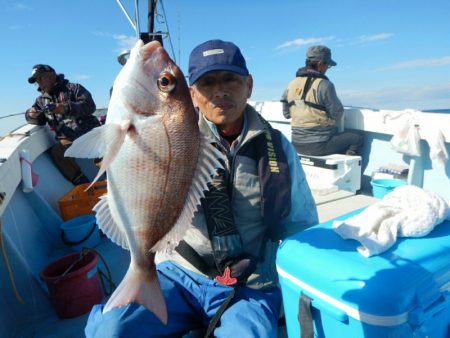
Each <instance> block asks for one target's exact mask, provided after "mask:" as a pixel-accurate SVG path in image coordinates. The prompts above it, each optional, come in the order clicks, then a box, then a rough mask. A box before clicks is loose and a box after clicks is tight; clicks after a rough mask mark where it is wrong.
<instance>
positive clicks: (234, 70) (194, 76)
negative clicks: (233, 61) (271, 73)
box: [189, 65, 248, 86]
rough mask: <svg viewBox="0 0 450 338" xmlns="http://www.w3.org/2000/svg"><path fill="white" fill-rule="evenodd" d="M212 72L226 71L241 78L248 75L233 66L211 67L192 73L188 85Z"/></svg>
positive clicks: (246, 72)
mask: <svg viewBox="0 0 450 338" xmlns="http://www.w3.org/2000/svg"><path fill="white" fill-rule="evenodd" d="M214 71H226V72H231V73H236V74H239V75H242V76H247V75H248V70H247V69H244V68H241V67H237V66H233V65H211V66H208V67H205V68H203V69H201V70H200V71H197V72H196V73H193V74H191V75H190V76H189V85H190V86H192V85H193V84H194V83H195V82H196V81H197V80H198V79H199V78H201V77H202V76H203V75H205V74H206V73H210V72H214Z"/></svg>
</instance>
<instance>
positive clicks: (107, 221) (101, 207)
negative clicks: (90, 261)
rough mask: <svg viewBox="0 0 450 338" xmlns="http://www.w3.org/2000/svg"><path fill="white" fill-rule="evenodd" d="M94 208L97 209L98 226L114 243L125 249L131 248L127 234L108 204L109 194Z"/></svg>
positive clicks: (101, 198) (102, 197)
mask: <svg viewBox="0 0 450 338" xmlns="http://www.w3.org/2000/svg"><path fill="white" fill-rule="evenodd" d="M92 210H94V211H95V218H96V220H97V225H98V228H99V229H100V230H101V231H103V233H104V234H105V235H106V236H107V237H108V238H109V239H110V240H111V241H112V242H113V243H116V244H117V245H120V246H121V247H122V248H124V249H125V250H129V247H128V241H127V237H126V235H125V234H124V233H123V231H122V230H121V229H120V228H119V227H118V226H117V224H116V222H114V219H113V218H112V215H111V211H110V209H109V204H108V195H104V196H101V197H100V201H99V202H98V203H97V204H96V205H95V206H94V207H93V208H92Z"/></svg>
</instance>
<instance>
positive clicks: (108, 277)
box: [81, 248, 116, 296]
mask: <svg viewBox="0 0 450 338" xmlns="http://www.w3.org/2000/svg"><path fill="white" fill-rule="evenodd" d="M89 251H92V252H94V253H96V254H97V255H98V257H99V258H100V259H101V261H102V263H103V266H104V267H105V269H106V274H105V273H104V272H103V271H102V270H101V269H98V272H99V274H100V280H101V282H102V287H103V291H105V294H106V295H107V296H109V295H110V294H112V293H113V291H114V289H115V288H116V284H114V282H113V280H112V275H111V270H110V269H109V267H108V264H106V260H105V259H104V258H103V256H102V255H101V254H100V252H98V251H97V250H95V249H93V248H83V250H81V252H82V253H83V252H85V255H86V254H87V253H88V252H89ZM105 279H106V282H108V284H109V290H108V291H107V290H106V287H105Z"/></svg>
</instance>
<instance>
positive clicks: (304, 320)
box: [297, 292, 314, 338]
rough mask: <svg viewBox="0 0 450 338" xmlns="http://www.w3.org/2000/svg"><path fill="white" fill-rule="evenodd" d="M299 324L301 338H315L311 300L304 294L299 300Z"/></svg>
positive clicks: (301, 294)
mask: <svg viewBox="0 0 450 338" xmlns="http://www.w3.org/2000/svg"><path fill="white" fill-rule="evenodd" d="M297 319H298V324H299V325H300V338H314V327H313V318H312V313H311V298H309V297H308V296H306V295H305V294H304V293H303V292H301V293H300V297H299V299H298V316H297Z"/></svg>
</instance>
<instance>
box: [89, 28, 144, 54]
mask: <svg viewBox="0 0 450 338" xmlns="http://www.w3.org/2000/svg"><path fill="white" fill-rule="evenodd" d="M93 34H94V35H95V36H99V37H102V38H112V39H114V40H115V41H116V42H117V44H118V48H117V50H116V51H122V50H124V49H131V48H133V47H134V45H135V44H136V41H137V37H136V36H135V35H125V34H111V33H106V32H94V33H93Z"/></svg>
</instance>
